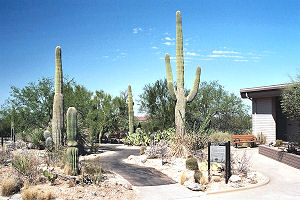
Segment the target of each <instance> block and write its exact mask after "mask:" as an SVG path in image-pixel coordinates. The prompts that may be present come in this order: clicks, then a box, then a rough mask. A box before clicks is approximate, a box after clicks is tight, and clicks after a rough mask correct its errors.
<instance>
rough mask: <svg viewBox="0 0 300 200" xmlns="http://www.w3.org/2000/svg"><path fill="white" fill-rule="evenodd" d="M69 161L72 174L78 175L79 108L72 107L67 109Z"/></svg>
mask: <svg viewBox="0 0 300 200" xmlns="http://www.w3.org/2000/svg"><path fill="white" fill-rule="evenodd" d="M67 137H68V146H69V147H68V149H67V162H68V165H69V168H70V172H71V174H72V175H77V174H78V172H79V169H78V148H77V147H76V146H77V110H76V109H75V108H74V107H70V108H69V109H68V111H67Z"/></svg>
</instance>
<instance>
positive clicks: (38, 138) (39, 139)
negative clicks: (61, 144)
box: [29, 129, 45, 149]
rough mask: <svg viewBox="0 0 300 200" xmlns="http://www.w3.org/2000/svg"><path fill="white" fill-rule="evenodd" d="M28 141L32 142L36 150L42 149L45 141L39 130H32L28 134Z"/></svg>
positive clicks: (42, 133)
mask: <svg viewBox="0 0 300 200" xmlns="http://www.w3.org/2000/svg"><path fill="white" fill-rule="evenodd" d="M29 141H30V142H32V143H33V144H34V145H35V146H36V147H37V148H39V149H42V148H43V144H44V141H45V138H44V132H43V131H42V130H40V129H34V130H33V131H31V133H30V134H29Z"/></svg>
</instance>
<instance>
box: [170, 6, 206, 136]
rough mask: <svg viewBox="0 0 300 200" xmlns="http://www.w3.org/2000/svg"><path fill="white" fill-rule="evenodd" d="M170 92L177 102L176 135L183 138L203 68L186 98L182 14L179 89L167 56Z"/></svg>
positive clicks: (178, 25) (178, 18)
mask: <svg viewBox="0 0 300 200" xmlns="http://www.w3.org/2000/svg"><path fill="white" fill-rule="evenodd" d="M165 63H166V71H167V83H168V90H169V93H170V95H171V97H172V98H173V99H174V100H176V106H175V124H176V135H177V136H179V135H181V136H183V135H184V134H185V126H184V123H185V107H186V103H187V102H191V101H192V100H193V99H194V97H195V96H196V94H197V92H198V87H199V83H200V74H201V68H200V67H199V66H198V67H197V71H196V75H195V80H194V84H193V88H192V90H191V91H190V94H189V95H188V96H187V97H185V94H184V60H183V39H182V24H181V13H180V11H177V12H176V72H177V89H175V87H174V82H173V76H172V68H171V64H170V56H169V54H166V56H165Z"/></svg>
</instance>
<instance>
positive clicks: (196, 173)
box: [194, 170, 202, 183]
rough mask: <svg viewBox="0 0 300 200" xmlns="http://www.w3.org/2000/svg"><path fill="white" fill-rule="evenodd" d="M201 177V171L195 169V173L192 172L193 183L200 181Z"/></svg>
mask: <svg viewBox="0 0 300 200" xmlns="http://www.w3.org/2000/svg"><path fill="white" fill-rule="evenodd" d="M201 177H202V173H201V171H200V170H195V173H194V180H195V183H200V180H201Z"/></svg>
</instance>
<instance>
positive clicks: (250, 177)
mask: <svg viewBox="0 0 300 200" xmlns="http://www.w3.org/2000/svg"><path fill="white" fill-rule="evenodd" d="M255 177H256V173H255V172H248V173H247V178H249V179H254V178H255Z"/></svg>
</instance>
